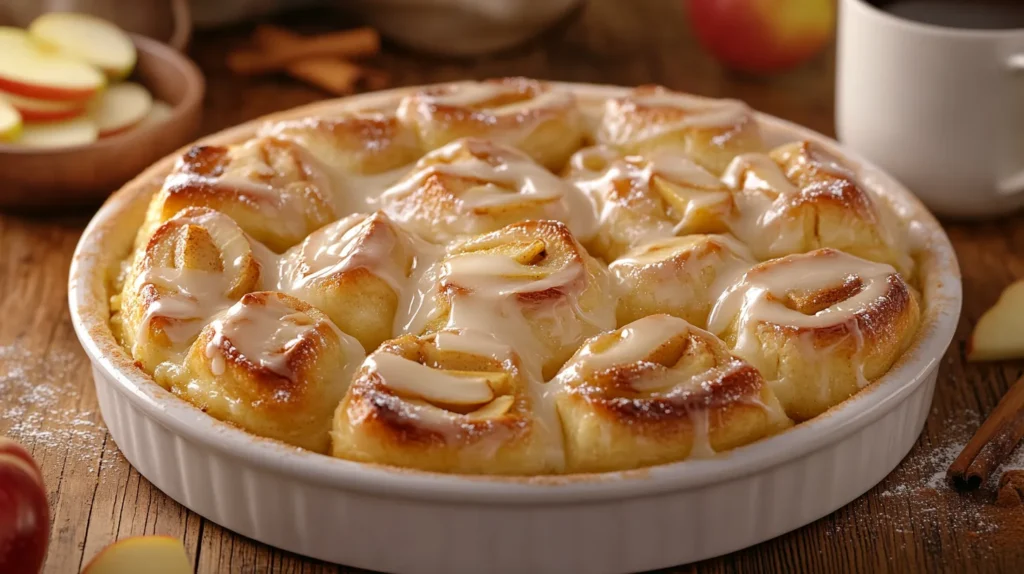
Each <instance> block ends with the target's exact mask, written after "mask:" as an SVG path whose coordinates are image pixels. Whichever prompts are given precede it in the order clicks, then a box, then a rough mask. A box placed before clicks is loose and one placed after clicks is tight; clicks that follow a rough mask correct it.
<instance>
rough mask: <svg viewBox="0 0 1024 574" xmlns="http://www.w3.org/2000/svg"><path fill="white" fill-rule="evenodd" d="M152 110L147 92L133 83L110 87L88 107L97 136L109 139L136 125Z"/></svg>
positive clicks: (149, 95) (151, 100)
mask: <svg viewBox="0 0 1024 574" xmlns="http://www.w3.org/2000/svg"><path fill="white" fill-rule="evenodd" d="M152 108H153V96H152V95H151V94H150V93H149V90H147V89H146V88H143V87H142V86H140V85H139V84H136V83H134V82H124V83H121V84H115V85H113V86H110V88H108V89H107V90H105V91H104V92H103V93H102V94H100V96H99V98H97V99H96V101H95V102H93V103H92V104H91V106H90V110H89V115H90V116H91V117H92V119H93V121H94V122H95V123H96V127H97V129H98V130H99V136H100V137H101V138H102V137H109V136H112V135H115V134H119V133H121V132H123V131H125V130H127V129H130V128H131V127H133V126H135V125H137V124H138V123H139V122H141V121H142V120H143V119H145V118H146V116H147V115H149V112H150V110H151V109H152Z"/></svg>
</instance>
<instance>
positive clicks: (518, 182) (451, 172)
mask: <svg viewBox="0 0 1024 574" xmlns="http://www.w3.org/2000/svg"><path fill="white" fill-rule="evenodd" d="M379 201H380V205H381V206H382V208H383V209H384V211H385V212H387V214H388V215H389V216H391V217H392V218H393V219H394V220H395V221H397V222H398V223H399V224H401V225H403V226H404V227H406V228H408V229H410V230H412V231H413V232H414V233H416V234H417V235H419V236H421V237H423V238H425V239H427V240H429V241H432V242H435V243H446V242H448V241H451V240H452V239H455V238H458V237H463V236H466V235H476V234H479V233H486V232H488V231H495V230H497V229H501V228H502V227H504V226H505V225H508V224H510V223H515V222H517V221H524V220H527V219H557V220H559V221H565V222H566V223H568V224H569V227H570V229H572V230H573V232H574V233H577V234H578V235H580V236H581V237H589V236H591V235H593V233H594V231H595V223H596V220H595V216H594V207H593V204H592V203H591V202H590V201H589V200H588V199H587V198H586V197H585V196H584V195H583V193H582V192H581V191H580V190H578V189H576V188H575V187H574V186H572V185H570V184H569V183H566V182H565V181H562V180H561V179H559V178H558V177H556V176H555V175H554V174H552V173H551V172H549V171H548V170H546V169H544V168H543V167H541V166H540V165H538V164H537V163H536V162H534V161H533V160H531V159H530V158H529V157H528V156H527V155H525V154H524V153H522V152H520V151H518V150H516V149H513V148H510V147H507V146H503V145H500V144H496V143H493V142H490V141H486V140H481V139H476V138H466V139H461V140H458V141H455V142H452V143H450V144H448V145H446V146H444V147H442V148H440V149H437V150H435V151H433V152H431V153H429V154H427V155H426V156H424V157H423V159H421V160H420V161H419V162H418V163H417V164H416V167H415V168H414V169H413V171H412V172H411V173H410V174H409V175H407V176H406V177H405V178H404V179H403V180H402V181H400V182H399V183H397V184H396V185H394V186H393V187H391V188H390V189H388V190H387V191H385V192H384V194H383V195H382V196H381V197H380V200H379Z"/></svg>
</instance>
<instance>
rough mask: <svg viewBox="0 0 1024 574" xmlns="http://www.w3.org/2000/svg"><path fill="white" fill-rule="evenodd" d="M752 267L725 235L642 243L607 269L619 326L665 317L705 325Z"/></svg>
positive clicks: (743, 251)
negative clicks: (721, 297)
mask: <svg viewBox="0 0 1024 574" xmlns="http://www.w3.org/2000/svg"><path fill="white" fill-rule="evenodd" d="M754 263H755V260H754V258H753V256H752V255H751V254H750V251H749V250H748V249H747V247H746V246H745V245H743V244H742V243H740V242H738V241H736V239H735V238H734V237H732V236H729V235H686V236H683V237H669V238H666V239H660V240H656V241H652V242H650V243H646V244H644V245H641V246H640V247H637V248H636V249H634V250H632V251H630V252H629V253H627V254H626V255H625V256H624V257H622V258H620V259H616V260H615V261H613V262H612V264H611V265H609V266H608V270H609V271H610V272H611V274H612V278H613V279H614V281H615V286H616V290H617V292H618V294H619V303H618V311H617V316H618V324H619V325H625V324H626V323H630V322H632V321H635V320H637V319H640V318H642V317H646V316H647V315H653V314H657V313H665V314H668V315H672V316H675V317H679V318H681V319H685V320H687V321H688V322H690V323H692V324H694V325H696V326H698V327H702V328H703V327H705V326H706V325H707V319H708V313H710V312H711V306H712V305H713V304H714V302H715V300H716V299H717V298H718V296H719V295H721V294H722V292H724V291H725V289H726V288H727V287H729V286H730V285H731V284H732V283H733V281H735V280H736V279H738V278H739V277H740V276H741V275H742V274H743V273H744V272H745V271H747V270H748V269H750V268H751V267H752V266H753V265H754Z"/></svg>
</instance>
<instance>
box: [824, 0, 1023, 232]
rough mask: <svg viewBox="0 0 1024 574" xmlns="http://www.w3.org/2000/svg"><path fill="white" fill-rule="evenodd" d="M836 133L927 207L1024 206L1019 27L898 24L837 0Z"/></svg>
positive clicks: (996, 211)
mask: <svg viewBox="0 0 1024 574" xmlns="http://www.w3.org/2000/svg"><path fill="white" fill-rule="evenodd" d="M836 66H837V67H836V132H837V134H838V136H839V139H840V140H841V141H842V142H843V143H844V144H846V145H848V146H850V148H851V149H854V150H855V151H858V152H860V153H861V154H863V155H864V156H865V157H867V158H868V159H869V160H871V161H873V162H874V163H876V164H878V165H880V166H881V167H883V168H885V169H886V170H887V171H888V172H889V173H891V174H892V175H894V176H896V177H897V178H898V179H900V180H901V181H902V183H904V184H905V185H906V186H907V187H908V188H910V189H911V190H912V191H913V192H914V193H915V194H917V195H918V197H920V198H921V200H922V201H924V202H925V204H926V205H928V206H929V208H930V209H932V210H933V211H935V212H936V213H937V214H939V215H944V216H951V217H985V216H994V215H1002V214H1006V213H1010V212H1012V211H1015V210H1016V209H1017V208H1019V207H1021V206H1024V28H1014V29H1001V30H971V29H963V28H946V27H941V26H935V25H930V24H923V23H919V22H915V21H912V20H905V19H902V18H899V17H897V16H894V15H892V14H889V13H887V12H884V11H882V10H880V9H878V8H877V7H875V6H873V5H871V4H869V3H868V2H867V1H866V0H840V14H839V29H838V45H837V65H836Z"/></svg>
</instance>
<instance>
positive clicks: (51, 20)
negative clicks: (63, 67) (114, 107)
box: [28, 12, 136, 80]
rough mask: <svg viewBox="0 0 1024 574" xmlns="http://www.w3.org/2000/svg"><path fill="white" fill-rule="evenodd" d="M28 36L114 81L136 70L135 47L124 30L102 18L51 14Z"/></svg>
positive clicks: (38, 20) (39, 20)
mask: <svg viewBox="0 0 1024 574" xmlns="http://www.w3.org/2000/svg"><path fill="white" fill-rule="evenodd" d="M28 33H29V34H30V35H31V36H32V37H33V38H35V39H36V40H37V41H38V42H39V43H41V44H43V45H44V46H48V47H52V48H53V49H54V50H56V51H58V52H60V53H61V54H63V55H64V56H67V57H69V58H74V59H77V60H81V61H83V62H85V63H87V64H91V65H93V66H95V67H97V68H99V69H100V70H103V72H104V73H105V74H106V75H107V77H109V78H110V79H112V80H120V79H122V78H125V77H127V76H128V74H130V73H131V71H132V68H134V67H135V58H136V54H135V45H134V44H132V40H131V38H129V37H128V35H127V34H125V33H124V31H123V30H121V29H120V28H118V27H117V26H115V25H114V24H112V23H111V22H108V21H106V20H103V19H102V18H97V17H96V16H90V15H88V14H77V13H73V12H49V13H47V14H43V15H42V16H39V17H38V18H36V19H35V20H34V21H33V22H32V23H31V24H30V25H29V27H28Z"/></svg>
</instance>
